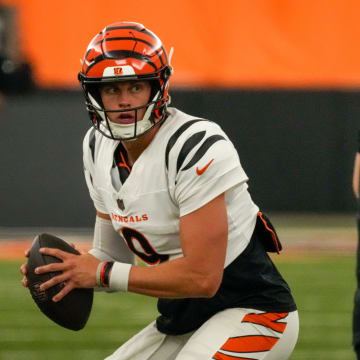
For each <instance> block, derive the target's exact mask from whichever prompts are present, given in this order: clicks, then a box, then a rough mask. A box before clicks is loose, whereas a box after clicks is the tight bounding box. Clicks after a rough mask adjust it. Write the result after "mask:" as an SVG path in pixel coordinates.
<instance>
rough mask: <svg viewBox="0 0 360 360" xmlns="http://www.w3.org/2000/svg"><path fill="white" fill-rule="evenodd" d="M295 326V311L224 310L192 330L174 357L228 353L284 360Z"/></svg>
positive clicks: (220, 357)
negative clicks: (280, 312)
mask: <svg viewBox="0 0 360 360" xmlns="http://www.w3.org/2000/svg"><path fill="white" fill-rule="evenodd" d="M298 329H299V323H298V315H297V312H293V313H289V314H288V313H283V314H278V313H264V312H263V311H258V310H253V309H239V308H236V309H227V310H225V311H222V312H220V313H218V314H216V315H214V316H213V317H212V318H211V319H209V320H208V321H207V322H206V323H204V324H203V325H202V326H201V327H200V328H199V329H198V330H197V331H195V332H194V334H193V335H192V336H191V337H190V339H189V340H188V342H187V343H186V345H185V346H184V347H183V349H182V350H181V351H180V352H179V355H178V356H177V357H176V360H208V359H215V360H225V359H229V358H231V356H233V357H234V358H238V357H239V356H241V357H242V358H251V359H254V360H265V359H266V360H273V359H276V360H285V359H288V358H289V356H290V355H291V353H292V351H293V349H294V347H295V344H296V341H297V336H298ZM282 339H284V340H282ZM272 354H274V356H272Z"/></svg>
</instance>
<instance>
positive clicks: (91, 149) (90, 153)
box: [83, 129, 107, 214]
mask: <svg viewBox="0 0 360 360" xmlns="http://www.w3.org/2000/svg"><path fill="white" fill-rule="evenodd" d="M95 131H96V130H95V129H90V130H89V131H88V132H87V134H86V135H85V138H84V141H83V163H84V175H85V181H86V185H87V187H88V190H89V194H90V197H91V199H92V201H93V203H94V206H95V209H96V210H97V211H99V212H101V213H104V214H106V213H107V210H106V208H105V205H104V202H103V200H102V198H101V195H100V192H99V191H98V190H97V188H96V182H95V181H96V177H95V168H96V167H95V141H96V138H95V136H96V134H95Z"/></svg>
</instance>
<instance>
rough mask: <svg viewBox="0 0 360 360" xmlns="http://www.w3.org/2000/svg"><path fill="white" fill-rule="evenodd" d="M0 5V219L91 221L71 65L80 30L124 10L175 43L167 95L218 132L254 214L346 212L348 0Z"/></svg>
mask: <svg viewBox="0 0 360 360" xmlns="http://www.w3.org/2000/svg"><path fill="white" fill-rule="evenodd" d="M0 4H1V10H0V11H1V12H0V19H1V25H0V26H1V27H0V34H1V35H0V41H1V42H0V51H1V55H0V56H1V59H2V60H1V61H2V65H1V71H2V73H1V76H2V77H3V78H4V79H6V80H1V86H0V87H1V90H2V92H3V101H2V109H1V112H0V124H1V133H0V134H1V135H0V136H1V141H0V154H1V156H0V168H1V174H0V191H1V194H2V200H1V201H2V203H3V204H4V206H1V207H0V219H1V221H0V223H1V225H2V226H76V227H77V226H81V227H86V226H90V225H91V224H92V223H93V215H94V211H93V207H92V204H91V203H90V200H89V196H88V194H87V188H86V186H85V182H84V180H83V175H82V154H81V144H82V137H83V135H84V133H85V132H86V130H87V128H88V127H89V126H90V122H89V120H88V116H87V113H86V110H85V106H84V100H83V96H82V93H81V92H80V86H79V83H78V81H77V73H78V71H79V70H80V58H82V57H83V55H84V53H85V50H86V47H87V45H88V43H89V42H90V40H91V39H92V37H93V36H94V35H95V34H96V33H97V32H99V31H100V30H101V29H102V28H103V27H104V26H105V25H106V24H109V23H112V22H116V21H119V20H123V19H125V20H133V21H137V22H141V23H143V24H144V25H145V26H147V27H148V28H149V29H151V30H153V31H154V32H155V33H156V34H158V36H159V37H160V38H161V39H162V41H163V43H164V45H165V47H166V49H167V50H168V51H169V49H170V47H172V46H173V47H174V49H175V52H174V56H173V61H172V64H173V67H174V70H175V72H174V75H173V78H172V81H171V95H172V99H173V105H174V106H177V107H179V108H180V109H182V110H183V111H185V112H189V113H191V114H194V115H196V116H201V117H206V118H209V119H211V120H214V121H216V122H218V123H219V124H220V125H221V126H222V127H223V128H224V130H225V131H226V132H227V133H228V134H229V135H230V137H231V139H232V141H233V142H234V144H235V145H236V147H237V148H238V150H239V153H240V159H241V162H242V165H243V167H244V168H245V170H246V171H247V173H248V175H249V178H250V182H249V185H250V189H251V192H252V195H253V197H254V199H255V201H256V202H258V203H259V205H260V206H261V207H262V208H263V209H264V210H267V211H287V212H337V213H339V212H340V213H342V212H348V213H349V212H352V211H353V210H354V206H355V203H354V200H353V197H352V193H351V172H352V166H353V157H354V152H355V151H356V149H357V147H356V146H357V145H356V142H357V129H358V125H359V115H360V96H359V92H358V88H359V85H360V48H359V47H358V46H356V44H357V43H358V39H359V38H360V25H359V21H358V15H359V13H360V3H359V2H358V1H357V0H344V1H340V0H318V1H312V0H251V1H250V0H225V1H224V2H223V3H222V5H221V6H219V4H218V2H217V1H215V0H208V1H195V2H194V1H191V0H182V1H168V2H167V3H166V4H162V5H158V4H157V5H155V4H154V3H152V2H147V1H134V2H127V3H126V5H125V4H124V3H123V2H119V1H115V0H108V1H107V2H106V5H105V4H103V3H102V2H99V1H95V0H89V1H86V2H85V1H70V0H63V1H44V0H31V1H28V0H6V1H5V0H3V1H0ZM1 79H2V78H1Z"/></svg>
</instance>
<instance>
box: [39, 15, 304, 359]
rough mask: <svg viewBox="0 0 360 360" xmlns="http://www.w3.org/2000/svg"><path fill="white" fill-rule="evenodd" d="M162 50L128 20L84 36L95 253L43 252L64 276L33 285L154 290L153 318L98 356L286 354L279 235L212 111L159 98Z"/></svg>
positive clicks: (291, 324)
mask: <svg viewBox="0 0 360 360" xmlns="http://www.w3.org/2000/svg"><path fill="white" fill-rule="evenodd" d="M171 53H172V51H171V52H170V53H169V56H168V55H167V53H166V51H165V48H164V46H163V44H162V42H161V40H160V39H159V38H158V37H157V36H156V35H155V34H154V33H153V32H151V31H150V30H149V29H147V28H145V27H144V26H143V25H141V24H139V23H135V22H118V23H113V24H110V25H108V26H106V27H105V28H104V29H103V30H102V31H100V32H99V33H98V34H97V35H96V36H95V37H94V38H93V39H92V40H91V42H90V44H89V46H88V48H87V50H86V52H85V56H84V58H83V61H82V69H81V71H80V73H79V75H78V78H79V81H80V83H81V85H82V88H83V92H84V96H85V103H86V108H87V111H88V114H89V117H90V120H91V125H92V126H91V128H90V129H89V130H88V132H87V134H86V136H85V138H84V141H83V160H84V169H85V179H86V183H87V186H88V189H89V193H90V196H91V199H92V200H93V203H94V206H95V208H96V213H97V216H96V221H95V231H94V241H93V248H92V249H91V250H90V252H89V253H88V254H86V255H80V256H75V255H71V254H63V253H61V251H60V250H59V251H58V250H53V249H44V250H43V251H44V253H47V254H49V255H54V256H59V254H60V255H61V258H62V259H63V262H62V263H56V264H51V265H48V266H44V267H41V268H40V269H39V271H40V272H47V271H62V273H61V274H60V275H58V276H57V277H54V278H52V279H51V280H50V281H48V283H45V284H43V285H42V288H43V289H47V288H49V287H51V286H53V285H54V284H56V283H59V282H65V286H64V288H63V289H62V291H61V292H60V293H58V294H57V295H56V296H55V297H54V301H59V300H60V299H62V298H63V297H64V296H66V294H67V293H68V292H69V291H71V290H72V289H74V288H77V287H90V286H93V287H96V288H98V289H103V290H105V291H108V292H109V293H111V292H113V291H131V292H135V293H138V294H143V295H148V296H153V297H156V298H158V310H159V313H160V315H159V317H158V318H157V319H156V320H154V322H153V323H151V324H150V325H149V326H148V327H146V328H145V329H144V330H142V331H141V332H140V333H139V334H137V335H135V336H134V337H133V338H132V339H130V340H129V341H127V342H126V343H125V344H123V345H122V346H121V347H120V348H119V349H118V350H116V351H115V352H114V353H113V354H112V355H110V356H109V357H108V358H107V359H108V360H115V359H116V360H130V359H131V360H150V359H151V360H154V359H162V360H175V359H176V360H190V359H196V360H208V359H217V360H229V359H240V358H241V359H266V360H275V359H276V360H285V359H288V358H289V357H290V355H291V353H292V352H293V349H294V347H295V344H296V341H297V337H298V327H299V322H298V313H297V309H296V304H295V302H294V299H293V297H292V295H291V291H290V288H289V286H288V284H287V283H286V281H285V280H284V279H283V277H282V276H281V274H280V273H279V271H278V270H277V268H276V267H275V265H274V264H273V262H272V260H271V259H270V257H269V255H268V252H280V250H281V243H280V241H279V238H278V236H277V234H276V231H275V229H274V227H273V226H272V224H271V222H270V220H269V219H268V218H267V216H266V215H265V214H263V213H262V212H261V211H260V209H259V208H258V206H257V205H256V204H255V203H254V202H253V200H252V198H251V196H250V194H249V191H248V185H247V181H248V177H247V175H246V173H245V171H244V169H243V168H242V166H241V163H240V160H239V156H238V153H237V151H236V149H235V147H234V145H233V144H232V142H231V140H230V139H229V137H228V136H227V135H226V134H225V133H224V131H223V130H222V129H221V127H220V125H219V124H218V123H221V119H214V121H210V120H207V119H203V118H198V117H195V116H191V115H188V114H186V113H184V112H182V111H180V110H178V109H176V108H174V107H170V106H169V105H170V96H169V81H170V78H171V75H172V73H173V69H172V66H171V56H170V55H171ZM90 256H91V259H90V258H89V257H90ZM135 258H136V259H137V260H139V261H140V260H141V261H142V262H144V263H145V264H147V265H148V266H139V265H137V264H136V262H135ZM84 274H87V277H86V279H84ZM89 279H91V281H90V280H89ZM109 296H111V295H109ZM119 308H121V304H119Z"/></svg>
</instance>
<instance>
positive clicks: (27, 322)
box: [0, 254, 355, 360]
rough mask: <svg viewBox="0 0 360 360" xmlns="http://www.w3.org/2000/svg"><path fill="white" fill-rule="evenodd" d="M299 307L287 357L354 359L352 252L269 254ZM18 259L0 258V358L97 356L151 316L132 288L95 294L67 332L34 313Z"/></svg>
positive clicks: (148, 303) (76, 359)
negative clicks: (77, 325)
mask: <svg viewBox="0 0 360 360" xmlns="http://www.w3.org/2000/svg"><path fill="white" fill-rule="evenodd" d="M275 261H276V262H277V265H278V266H279V268H280V270H281V271H282V272H283V274H284V276H285V277H286V278H287V279H288V281H289V283H290V285H291V287H292V289H293V292H294V295H295V298H296V300H297V303H298V307H299V313H300V321H301V328H300V338H299V342H298V345H297V347H296V350H295V352H294V354H293V356H292V358H291V359H292V360H300V359H309V360H313V359H314V360H315V359H316V360H321V359H324V360H325V359H326V360H332V359H334V360H335V359H336V360H340V359H341V360H350V359H352V360H354V359H355V357H354V355H353V352H352V349H351V312H352V298H353V292H354V287H355V277H354V266H355V263H354V256H352V255H349V254H348V255H329V254H327V255H323V256H321V255H318V256H315V255H312V256H304V255H301V256H300V257H294V256H291V257H289V258H286V257H282V258H281V261H278V260H277V259H276V258H275ZM18 266H19V263H18V262H6V261H2V262H0V273H1V282H0V360H39V359H51V360H64V359H66V360H82V359H87V360H88V359H91V360H92V359H94V360H95V359H103V358H104V357H105V356H106V355H109V354H110V353H111V352H112V351H114V350H115V349H116V348H117V347H118V346H119V345H121V344H122V343H123V342H124V341H125V340H126V339H127V338H129V337H130V336H131V335H132V334H134V333H136V332H137V331H138V330H139V329H141V328H142V327H143V326H145V325H146V324H148V323H149V322H150V321H151V320H152V319H153V318H154V317H155V316H156V306H155V300H153V299H151V298H147V297H143V296H139V295H133V294H99V293H98V294H96V296H95V304H94V307H93V311H92V314H91V318H90V320H89V322H88V324H87V326H86V328H85V329H84V330H81V331H79V332H73V331H69V330H65V329H62V328H61V327H59V326H57V325H55V324H53V323H52V322H51V321H50V320H48V319H47V318H46V317H45V316H44V315H42V314H41V313H40V311H39V310H38V309H37V307H36V306H35V304H34V303H33V301H32V299H31V297H30V295H29V293H28V291H27V290H26V289H24V288H23V287H22V286H20V279H21V275H20V274H19V272H18Z"/></svg>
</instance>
